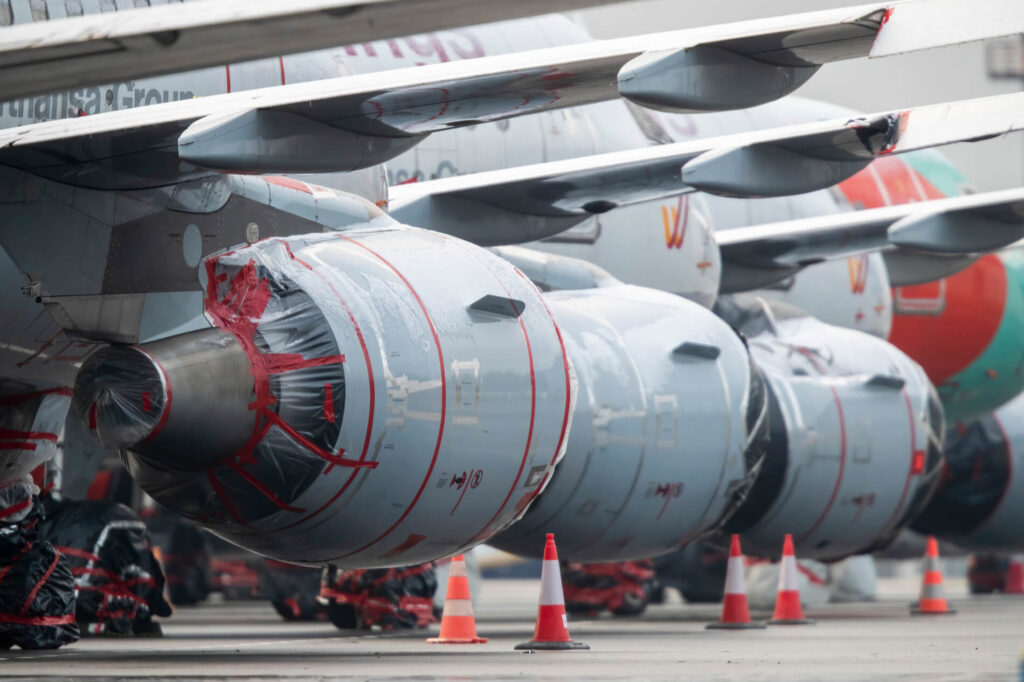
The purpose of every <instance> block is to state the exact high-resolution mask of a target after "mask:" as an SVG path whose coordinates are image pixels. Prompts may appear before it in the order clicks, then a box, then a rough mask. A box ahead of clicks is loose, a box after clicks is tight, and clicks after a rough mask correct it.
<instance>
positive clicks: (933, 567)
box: [910, 537, 956, 616]
mask: <svg viewBox="0 0 1024 682" xmlns="http://www.w3.org/2000/svg"><path fill="white" fill-rule="evenodd" d="M922 568H923V570H924V577H923V578H922V579H921V598H920V599H918V600H917V604H915V605H913V606H911V607H910V613H912V614H913V615H915V616H933V615H935V616H940V615H945V614H952V613H956V611H954V610H953V609H951V608H949V604H947V603H946V595H945V593H944V592H943V589H942V565H941V564H940V563H939V542H938V540H936V539H935V538H933V537H929V538H928V549H926V550H925V553H924V565H923V566H922Z"/></svg>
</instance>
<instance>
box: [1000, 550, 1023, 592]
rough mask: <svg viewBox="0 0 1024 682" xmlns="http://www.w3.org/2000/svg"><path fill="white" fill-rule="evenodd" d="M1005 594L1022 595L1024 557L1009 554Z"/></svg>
mask: <svg viewBox="0 0 1024 682" xmlns="http://www.w3.org/2000/svg"><path fill="white" fill-rule="evenodd" d="M1003 592H1004V593H1006V594H1024V555H1020V554H1011V555H1010V563H1009V564H1008V565H1007V566H1006V587H1005V588H1004V589H1003Z"/></svg>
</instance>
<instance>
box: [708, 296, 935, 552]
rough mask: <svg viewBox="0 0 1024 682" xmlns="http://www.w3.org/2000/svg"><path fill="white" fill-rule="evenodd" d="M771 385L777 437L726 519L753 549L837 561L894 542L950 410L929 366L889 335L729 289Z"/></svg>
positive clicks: (723, 308) (726, 302) (737, 318)
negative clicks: (790, 545)
mask: <svg viewBox="0 0 1024 682" xmlns="http://www.w3.org/2000/svg"><path fill="white" fill-rule="evenodd" d="M718 309H719V311H720V312H721V314H722V315H723V316H724V317H725V318H726V319H729V320H730V321H732V322H733V323H734V324H736V326H737V327H739V328H741V329H742V330H744V331H745V332H747V333H748V335H749V337H750V349H751V354H752V355H753V356H754V359H755V360H757V362H758V363H759V364H760V365H761V367H762V368H763V369H764V374H765V378H766V379H767V384H768V387H769V394H770V414H769V423H770V425H771V438H770V439H769V448H768V453H767V455H766V457H765V460H764V465H763V466H762V468H761V471H760V473H759V475H758V479H757V481H756V483H755V484H754V487H753V488H752V490H751V492H750V494H749V495H748V496H747V498H746V500H745V501H744V503H743V505H741V507H740V509H739V510H738V511H737V513H736V514H734V515H733V516H732V518H731V519H730V520H729V521H728V522H727V523H726V526H725V528H726V530H727V531H729V532H737V533H741V534H742V537H743V548H744V550H745V551H746V552H747V553H749V554H754V555H759V556H769V557H773V556H778V555H779V554H780V553H781V550H782V543H783V538H784V536H785V535H786V534H787V533H788V534H792V536H793V541H794V543H795V545H796V551H797V555H798V556H801V557H805V558H814V559H822V560H833V559H840V558H843V557H845V556H849V555H851V554H857V553H861V552H865V551H869V550H871V549H874V548H876V547H881V546H884V545H885V544H886V543H888V542H889V541H891V540H892V539H893V538H894V537H895V535H896V533H897V532H898V531H899V529H901V528H903V527H904V526H906V525H907V523H909V521H910V520H911V519H912V518H913V517H914V516H915V515H916V514H917V513H918V512H919V511H920V510H921V509H922V508H923V507H924V505H925V504H926V503H927V501H928V499H929V498H930V497H931V495H932V494H933V493H934V490H935V487H936V485H937V483H938V478H939V471H940V469H941V464H942V449H941V440H940V437H939V435H938V434H940V433H941V432H942V428H943V417H942V408H941V405H940V404H939V401H938V397H937V395H936V394H935V391H934V389H933V388H932V386H931V384H930V383H929V382H928V379H927V377H926V376H925V374H924V371H923V370H922V369H921V367H920V366H919V365H918V364H917V363H915V362H913V361H912V360H911V359H910V358H908V357H907V356H906V355H904V354H903V353H902V352H900V351H899V350H897V349H896V348H895V347H894V346H892V345H891V344H889V343H887V342H885V341H883V340H881V339H879V338H877V337H874V336H870V335H868V334H865V333H862V332H858V331H854V330H850V329H843V328H840V327H833V326H831V325H828V324H825V323H823V322H820V321H818V320H816V319H814V318H811V317H808V316H806V315H805V314H803V313H802V312H800V311H798V310H796V309H794V308H792V307H791V306H787V305H785V304H780V303H774V304H772V303H768V302H766V301H764V300H763V299H755V298H753V297H746V296H737V297H727V298H724V299H723V300H722V301H721V302H720V303H719V306H718Z"/></svg>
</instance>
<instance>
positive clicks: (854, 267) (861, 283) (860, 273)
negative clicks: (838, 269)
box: [846, 256, 868, 294]
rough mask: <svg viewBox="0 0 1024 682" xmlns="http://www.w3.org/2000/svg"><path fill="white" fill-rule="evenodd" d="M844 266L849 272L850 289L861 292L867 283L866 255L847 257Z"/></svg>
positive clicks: (857, 292)
mask: <svg viewBox="0 0 1024 682" xmlns="http://www.w3.org/2000/svg"><path fill="white" fill-rule="evenodd" d="M846 266H847V268H848V269H849V272H850V291H851V292H853V293H855V294H863V293H864V290H865V289H866V288H867V285H868V257H867V256H857V257H856V258H847V259H846Z"/></svg>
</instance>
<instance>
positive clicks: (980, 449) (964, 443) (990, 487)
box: [910, 396, 1024, 552]
mask: <svg viewBox="0 0 1024 682" xmlns="http://www.w3.org/2000/svg"><path fill="white" fill-rule="evenodd" d="M1022 514H1024V396H1018V397H1017V398H1015V399H1013V400H1012V401H1010V402H1009V403H1007V404H1006V405H1004V406H1003V407H1001V408H999V409H998V410H996V411H995V412H994V413H993V414H991V415H989V416H987V417H983V418H981V419H978V420H976V421H974V422H971V423H968V424H956V425H954V426H952V427H950V428H949V429H948V430H947V431H946V466H945V468H944V469H943V472H942V483H941V484H940V487H939V491H938V492H937V493H936V494H935V497H934V498H932V501H931V502H930V503H929V504H928V506H927V507H925V509H924V511H922V512H921V514H920V516H918V517H917V518H916V519H914V521H913V523H911V524H910V525H911V528H913V529H914V530H917V531H920V532H921V533H927V534H929V535H936V536H938V537H939V538H941V539H943V540H948V541H949V542H953V543H955V544H957V545H960V546H961V547H963V548H965V549H969V550H972V551H977V552H990V551H1005V550H1011V549H1012V550H1017V551H1020V550H1022V549H1024V526H1022V525H1021V522H1020V519H1021V515H1022Z"/></svg>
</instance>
